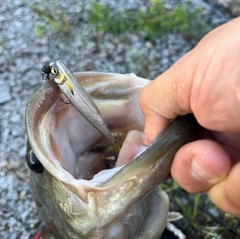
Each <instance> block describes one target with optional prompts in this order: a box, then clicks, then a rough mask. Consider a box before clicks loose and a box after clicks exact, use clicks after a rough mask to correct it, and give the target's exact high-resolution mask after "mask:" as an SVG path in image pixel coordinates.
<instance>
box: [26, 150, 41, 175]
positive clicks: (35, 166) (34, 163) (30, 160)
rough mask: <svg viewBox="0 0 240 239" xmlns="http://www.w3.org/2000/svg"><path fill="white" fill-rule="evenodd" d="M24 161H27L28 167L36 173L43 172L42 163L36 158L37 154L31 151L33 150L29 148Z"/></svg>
mask: <svg viewBox="0 0 240 239" xmlns="http://www.w3.org/2000/svg"><path fill="white" fill-rule="evenodd" d="M26 161H27V165H28V167H29V168H30V169H31V170H32V171H33V172H34V173H36V174H41V173H43V169H44V167H43V165H42V164H41V162H40V161H39V160H38V158H37V156H36V155H35V153H33V151H32V150H31V151H30V152H29V153H28V155H27V157H26Z"/></svg>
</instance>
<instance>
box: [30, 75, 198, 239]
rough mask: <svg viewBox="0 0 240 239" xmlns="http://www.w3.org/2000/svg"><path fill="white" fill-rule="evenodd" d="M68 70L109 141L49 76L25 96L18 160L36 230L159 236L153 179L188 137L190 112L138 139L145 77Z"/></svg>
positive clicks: (158, 193)
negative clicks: (40, 225) (147, 139)
mask: <svg viewBox="0 0 240 239" xmlns="http://www.w3.org/2000/svg"><path fill="white" fill-rule="evenodd" d="M73 75H74V77H75V79H76V80H77V82H78V83H79V84H81V86H82V87H84V89H85V91H86V92H87V93H88V94H89V95H90V97H91V98H92V100H93V101H94V104H95V105H96V107H97V109H98V111H99V113H100V115H101V117H102V119H103V120H104V122H105V123H106V126H107V128H108V129H109V131H110V132H111V135H112V137H113V138H114V143H113V141H112V142H111V141H110V140H109V139H107V138H106V137H105V136H104V135H103V134H102V133H101V132H99V131H98V130H97V129H96V127H93V126H92V124H90V123H89V122H88V120H87V119H86V117H84V116H82V115H81V114H80V113H79V111H78V109H77V108H76V107H75V106H74V104H71V103H70V104H66V102H64V100H63V97H62V91H61V89H60V88H59V86H58V85H57V84H56V82H55V81H51V80H49V81H47V82H46V83H45V84H44V85H43V86H42V87H41V88H40V89H39V90H38V91H37V92H36V94H35V95H34V96H33V97H32V99H31V100H30V102H29V104H28V106H27V110H26V129H27V135H28V144H27V156H26V163H27V165H28V167H29V168H30V172H31V173H30V186H31V189H32V192H33V197H34V200H35V203H36V206H37V209H38V211H39V213H40V215H41V217H42V218H43V219H44V221H45V225H46V227H45V229H44V232H47V233H50V234H51V235H52V237H53V238H57V239H73V238H80V239H81V238H84V239H93V238H98V239H101V238H104V239H118V238H119V239H149V238H152V239H155V238H159V237H160V235H161V234H162V232H163V230H164V228H165V226H166V223H167V218H168V213H169V198H168V196H167V194H166V192H164V191H163V190H162V189H161V188H160V186H159V184H160V183H161V182H162V181H163V180H164V179H165V178H166V177H167V176H168V174H169V171H170V167H171V163H172V160H173V158H174V155H175V154H176V152H177V151H178V149H179V148H180V147H181V146H182V145H184V144H186V143H188V142H190V141H192V140H193V139H194V135H195V132H196V120H195V118H194V117H193V115H186V116H181V117H178V118H177V119H176V120H173V121H171V122H170V124H169V125H168V126H167V127H166V128H165V129H164V130H163V131H162V132H160V133H159V134H158V136H157V137H156V138H155V140H154V141H153V143H152V144H151V145H150V146H149V147H144V146H143V145H141V132H142V131H143V129H144V117H143V114H142V111H141V109H140V106H139V103H138V97H139V93H140V91H141V89H142V88H143V87H144V86H145V85H147V84H148V83H149V80H146V79H143V78H140V77H137V76H136V75H135V74H133V73H131V74H117V73H102V72H77V73H73ZM42 235H43V234H42Z"/></svg>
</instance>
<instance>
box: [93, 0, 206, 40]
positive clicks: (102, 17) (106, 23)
mask: <svg viewBox="0 0 240 239" xmlns="http://www.w3.org/2000/svg"><path fill="white" fill-rule="evenodd" d="M190 9H191V8H190V3H186V4H181V5H180V4H179V5H178V6H176V7H175V8H173V9H171V10H167V9H166V8H165V7H164V5H163V1H162V0H151V4H149V6H148V7H147V8H146V10H140V9H137V8H136V9H134V10H126V9H124V10H120V11H118V10H116V9H111V8H110V7H109V6H108V5H102V4H99V3H97V2H93V3H92V4H91V7H90V18H89V20H90V22H91V23H92V24H93V25H94V26H95V28H96V30H97V31H99V32H103V33H106V32H109V33H112V34H113V35H120V34H123V33H130V34H131V33H133V32H140V33H142V34H143V35H144V37H145V38H146V39H149V40H154V39H155V38H157V37H161V36H162V35H164V34H165V33H166V32H169V31H172V32H179V33H181V34H183V35H184V36H185V37H186V38H189V39H196V38H201V37H202V36H203V35H204V34H205V33H206V32H207V31H208V30H209V29H208V27H207V24H206V23H205V22H204V20H203V19H201V9H200V8H197V9H193V10H190Z"/></svg>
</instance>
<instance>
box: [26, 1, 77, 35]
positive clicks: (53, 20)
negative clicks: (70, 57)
mask: <svg viewBox="0 0 240 239" xmlns="http://www.w3.org/2000/svg"><path fill="white" fill-rule="evenodd" d="M24 4H25V5H27V6H28V7H29V8H30V9H31V10H32V11H33V12H35V13H36V14H37V15H38V16H39V18H40V20H38V21H36V22H35V32H36V35H37V36H38V37H42V36H43V35H44V34H46V33H47V32H53V33H63V34H68V33H70V31H71V30H72V26H71V24H70V21H69V17H68V14H67V13H66V12H65V9H61V8H59V7H57V6H58V5H57V3H56V2H55V1H53V2H51V4H49V3H48V2H42V3H41V5H39V6H37V5H33V4H32V3H31V2H27V1H25V2H24ZM55 5H56V6H55Z"/></svg>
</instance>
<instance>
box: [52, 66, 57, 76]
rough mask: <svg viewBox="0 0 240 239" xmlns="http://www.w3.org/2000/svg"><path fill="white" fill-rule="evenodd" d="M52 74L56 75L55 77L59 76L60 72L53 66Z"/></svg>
mask: <svg viewBox="0 0 240 239" xmlns="http://www.w3.org/2000/svg"><path fill="white" fill-rule="evenodd" d="M51 73H52V74H54V75H57V74H58V70H57V69H56V68H55V67H53V66H52V68H51Z"/></svg>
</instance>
